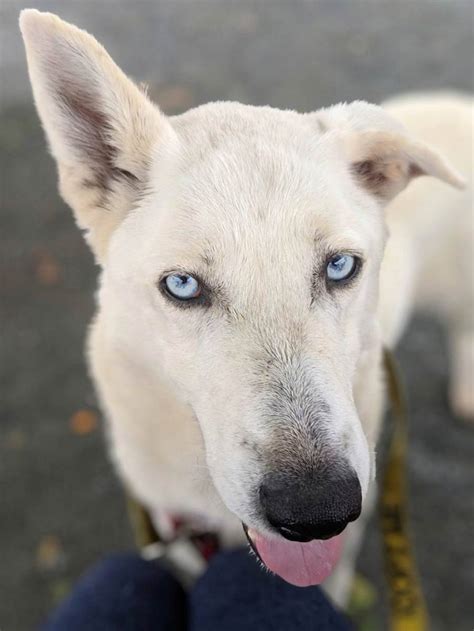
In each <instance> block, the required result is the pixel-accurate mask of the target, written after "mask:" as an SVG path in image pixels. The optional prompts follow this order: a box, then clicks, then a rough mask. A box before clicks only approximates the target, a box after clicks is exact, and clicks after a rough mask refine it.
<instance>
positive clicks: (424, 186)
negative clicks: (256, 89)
mask: <svg viewBox="0 0 474 631" xmlns="http://www.w3.org/2000/svg"><path fill="white" fill-rule="evenodd" d="M21 28H22V32H23V35H24V39H25V44H26V49H27V54H28V63H29V70H30V76H31V82H32V85H33V91H34V96H35V101H36V104H37V107H38V111H39V114H40V117H41V120H42V122H43V125H44V127H45V130H46V133H47V136H48V139H49V143H50V146H51V150H52V153H53V155H54V156H55V158H56V160H57V162H58V169H59V174H60V187H61V192H62V194H63V196H64V198H65V199H66V200H67V201H68V203H69V204H70V205H71V206H72V208H73V209H74V212H75V215H76V217H77V221H78V223H79V225H80V226H81V227H82V228H84V229H85V230H86V231H87V238H88V241H89V243H90V245H91V248H92V250H93V251H94V253H95V255H96V257H97V260H98V261H99V262H100V264H101V266H102V272H101V276H100V286H99V292H98V312H97V316H96V318H95V320H94V323H93V325H92V327H91V330H90V335H89V346H88V348H89V359H90V365H91V370H92V374H93V378H94V381H95V383H96V386H97V389H98V392H99V395H100V399H101V402H102V406H103V409H104V412H105V414H106V417H107V420H108V428H109V437H110V447H111V453H112V457H113V459H114V461H115V464H116V466H117V468H118V470H119V472H120V474H121V476H122V478H123V480H124V482H125V483H126V485H127V486H128V487H129V488H130V490H131V492H132V493H134V494H135V495H136V496H137V497H139V498H140V499H141V500H142V501H143V502H145V503H146V505H147V506H148V507H149V508H150V510H152V511H153V513H154V515H155V516H156V519H157V521H160V519H161V518H162V516H163V515H164V514H166V513H169V512H172V513H179V514H184V515H186V514H190V515H195V514H197V515H199V516H201V517H204V518H205V519H206V520H207V521H208V522H209V523H210V524H213V525H214V526H215V527H216V528H218V529H219V530H220V532H221V533H222V535H223V537H224V538H225V539H226V541H228V542H229V543H232V542H235V541H240V540H241V538H242V533H241V525H240V521H241V520H243V521H245V522H247V523H248V524H249V525H251V526H253V527H256V528H258V529H260V530H266V529H267V526H266V525H265V522H264V521H263V519H262V517H261V516H260V515H259V514H258V507H256V505H255V497H254V495H253V494H252V490H254V489H255V487H256V486H258V483H259V480H260V479H261V476H262V472H263V468H262V464H261V462H259V460H258V459H256V458H255V457H254V456H255V453H253V452H252V450H251V448H249V445H253V446H254V449H255V446H256V449H257V451H258V453H259V454H260V455H261V456H262V458H263V459H264V460H265V458H266V455H267V453H269V451H270V449H269V447H270V446H271V443H272V440H273V438H274V437H273V436H272V429H271V425H270V424H269V423H268V419H267V417H266V416H265V414H264V413H262V410H264V409H265V404H266V402H267V400H268V397H270V396H271V395H272V392H271V387H270V385H269V384H270V383H271V379H272V378H273V377H274V375H273V373H272V371H273V370H274V367H273V366H270V367H269V368H268V375H267V373H266V372H265V370H264V369H262V366H263V365H265V363H264V362H265V359H266V358H268V356H269V354H270V355H271V354H272V353H273V355H274V356H275V362H276V364H277V365H278V366H280V365H281V366H283V365H284V366H285V369H286V370H288V371H290V370H293V371H294V373H295V375H296V376H295V379H296V380H297V379H299V378H300V376H301V375H302V374H303V373H304V376H305V379H307V380H309V382H310V383H311V384H312V385H311V388H313V387H314V390H315V392H318V393H322V395H323V396H324V398H325V400H326V401H327V403H328V405H329V408H330V410H331V415H330V419H329V421H328V419H325V420H322V421H321V424H322V426H323V427H322V429H323V430H324V431H325V432H326V433H329V435H330V437H331V443H332V445H333V446H334V448H335V449H336V450H337V451H338V453H341V454H343V455H344V457H346V458H347V459H348V461H349V462H350V463H351V464H352V466H353V467H354V469H355V470H356V472H357V474H358V477H359V480H360V482H361V486H362V489H363V493H364V495H365V494H366V493H367V489H368V487H369V483H370V480H371V479H372V478H373V476H374V471H373V450H374V446H375V443H376V440H377V435H378V430H379V424H380V418H381V413H382V409H383V387H382V375H381V362H380V357H381V349H382V344H383V343H386V344H388V345H389V346H393V345H394V344H395V343H396V342H397V340H398V339H399V337H400V335H401V333H402V331H403V328H404V326H405V324H406V322H407V320H408V317H409V315H410V313H411V310H412V308H413V306H414V305H420V306H430V307H432V308H434V309H436V310H437V311H438V312H441V313H442V314H443V315H444V316H445V317H446V318H447V320H448V322H449V325H450V331H451V334H452V339H453V350H454V352H453V365H454V376H455V381H454V382H453V384H452V398H453V404H454V406H455V407H456V408H457V410H458V411H460V412H462V413H463V414H465V415H467V416H468V415H472V413H473V411H474V410H473V407H474V405H473V400H472V389H471V388H470V387H468V386H469V383H468V377H467V376H466V375H467V374H468V373H469V371H471V374H472V369H473V367H474V366H473V359H472V355H471V354H470V353H468V352H467V350H466V347H465V346H464V343H465V341H466V340H467V343H469V344H471V345H472V340H473V339H474V337H473V323H472V320H471V315H472V300H473V291H472V289H473V285H474V283H473V282H472V280H473V279H472V260H471V258H470V256H471V254H472V234H471V231H470V226H471V225H472V224H471V222H472V215H471V182H472V155H471V152H472V145H471V143H472V103H471V100H470V99H469V98H468V97H461V96H456V95H451V94H446V95H440V96H435V95H418V96H407V97H404V98H401V99H398V100H395V101H392V102H389V103H387V104H386V105H385V107H384V108H383V109H382V108H379V107H377V106H374V105H369V104H367V103H363V102H356V103H354V104H349V105H347V104H340V105H337V106H335V107H332V108H327V109H324V110H320V111H318V112H314V113H311V114H298V113H296V112H293V111H280V110H276V109H272V108H269V107H250V106H244V105H240V104H238V103H211V104H208V105H204V106H201V107H198V108H196V109H194V110H191V111H189V112H187V113H185V114H183V115H181V116H178V117H174V118H166V117H165V116H164V115H163V114H162V113H161V112H160V111H159V110H158V108H156V107H155V106H154V105H152V104H151V103H150V102H149V101H148V100H147V98H146V96H145V95H144V94H142V93H141V92H140V91H139V90H138V89H137V88H136V87H135V86H134V85H133V84H132V83H131V82H130V81H129V80H128V79H127V78H126V77H125V76H124V75H123V73H122V72H121V71H120V70H119V69H118V68H117V67H116V66H115V64H114V63H113V62H112V60H111V59H110V57H109V56H108V55H107V53H106V52H105V51H104V49H103V48H102V47H101V46H100V45H99V44H97V42H96V41H95V40H94V39H93V38H92V37H91V36H90V35H88V34H86V33H84V32H83V31H80V30H78V29H76V28H75V27H73V26H70V25H68V24H66V23H65V22H63V21H61V20H60V19H59V18H57V17H55V16H52V15H50V14H40V13H39V12H37V11H33V10H29V11H25V12H24V13H23V14H22V18H21ZM64 94H66V101H67V103H69V104H70V105H71V104H72V105H73V106H74V104H77V103H78V102H81V103H86V105H87V108H89V109H85V110H84V108H83V107H82V106H80V107H78V111H75V112H74V111H73V112H71V107H69V108H68V107H66V108H64V107H62V108H61V107H59V106H58V102H61V101H60V99H64ZM71 94H73V97H74V98H71V96H70V95H71ZM91 108H92V111H93V113H92V114H91ZM81 113H82V114H81ZM97 113H99V114H100V116H98V114H97ZM81 115H83V116H85V118H86V119H87V120H86V122H85V123H84V121H83V120H81ZM101 117H102V118H101ZM103 120H106V121H107V125H106V129H105V132H104V133H102V135H101V136H98V137H97V138H96V139H95V141H94V142H96V143H97V146H94V147H92V149H91V148H90V147H89V146H88V144H87V142H86V141H85V139H86V140H87V137H88V136H87V135H88V133H89V132H90V128H91V126H94V125H95V124H97V125H99V126H100V125H102V124H103ZM104 138H105V140H104ZM425 142H427V143H430V144H431V145H432V146H433V147H435V148H436V149H438V150H439V154H438V153H437V152H435V151H434V150H432V149H430V148H428V146H427V145H425V144H424V143H425ZM441 155H442V156H444V157H443V158H441V157H440V156H441ZM104 156H106V158H104ZM444 159H447V160H449V163H450V164H451V165H454V167H455V168H457V170H458V171H459V173H461V174H462V176H464V177H465V178H467V179H468V181H469V183H468V186H467V187H466V189H465V190H464V191H459V190H456V189H455V188H451V187H450V186H447V185H446V182H447V183H449V184H452V185H454V186H457V187H459V186H460V185H461V183H462V179H461V177H460V176H459V175H458V174H457V172H456V171H455V170H454V168H453V167H452V166H449V165H448V164H447V163H446V162H445V161H444ZM101 160H105V162H104V163H103V164H100V161H101ZM364 162H365V163H370V165H372V164H373V165H375V168H377V169H379V170H380V171H381V173H382V174H383V176H384V177H383V178H382V179H380V180H378V179H377V178H374V177H371V174H370V173H369V176H368V178H367V177H365V176H364V175H363V174H362V175H360V174H359V176H357V175H354V172H353V171H352V169H353V168H354V167H353V165H354V164H357V163H359V164H360V163H364ZM119 170H120V171H119ZM123 170H126V171H128V172H130V173H132V174H133V176H134V178H130V177H129V176H125V177H122V175H121V172H122V171H123ZM98 171H100V172H101V173H102V176H103V177H101V178H95V179H94V177H95V174H96V173H97V172H98ZM420 174H426V175H432V176H435V177H438V178H439V179H440V180H444V182H439V181H436V180H435V179H434V178H432V177H430V178H425V177H423V178H417V180H416V181H415V182H414V183H412V184H411V185H410V187H409V188H408V189H407V190H406V191H404V192H401V191H402V189H403V188H404V187H405V186H406V185H407V184H408V182H409V180H410V179H411V177H413V176H415V175H420ZM372 175H373V174H372ZM84 180H86V186H84ZM104 183H105V184H104ZM400 192H401V194H400V195H399V196H398V197H397V198H396V199H395V200H394V201H391V199H392V197H394V196H395V195H396V194H398V193H400ZM386 203H389V205H388V208H387V210H386V214H385V215H384V211H383V206H384V205H385V204H386ZM387 228H388V232H389V233H390V238H389V240H388V246H387V249H386V251H385V257H384V259H383V262H382V257H383V253H384V247H385V242H386V235H387ZM347 250H350V251H352V250H355V251H357V252H360V253H361V254H362V256H363V257H364V259H365V264H364V267H363V270H362V273H361V275H360V278H359V279H358V281H357V282H356V283H355V284H354V285H353V287H352V288H350V289H346V290H341V291H339V292H335V293H333V294H332V295H331V296H329V295H328V293H327V290H326V289H325V288H324V287H323V285H321V284H320V285H318V287H319V289H318V290H317V292H316V295H315V296H313V299H312V296H311V283H312V278H313V274H314V273H315V270H321V269H323V268H324V261H325V258H324V257H325V255H326V254H327V253H328V252H337V251H347ZM380 268H381V271H380ZM174 270H183V271H189V272H190V273H193V272H194V273H202V274H208V276H209V282H210V283H211V284H212V285H214V286H215V287H217V288H219V289H220V291H221V294H219V296H220V297H219V298H216V301H215V303H213V305H212V307H210V308H209V309H206V308H190V309H184V310H183V309H179V308H176V306H174V305H173V304H171V303H170V302H169V301H167V300H166V298H164V296H163V295H162V293H160V291H159V290H158V289H157V283H158V281H159V279H160V277H161V276H162V275H163V274H164V273H165V272H167V271H174ZM379 278H380V288H379ZM469 280H470V281H471V282H470V283H469V285H468V283H467V281H469ZM379 294H380V295H379ZM460 340H462V342H461V341H460ZM275 370H276V369H275ZM300 373H301V375H300ZM283 413H284V411H283V410H282V414H283ZM305 432H309V429H308V427H306V426H305V425H304V422H302V424H301V426H298V424H297V423H296V424H295V427H294V428H290V429H288V437H289V441H290V442H291V440H295V441H296V440H298V438H295V436H300V437H301V436H304V435H305ZM302 448H303V449H304V448H305V447H304V445H303V446H302ZM160 516H161V517H160Z"/></svg>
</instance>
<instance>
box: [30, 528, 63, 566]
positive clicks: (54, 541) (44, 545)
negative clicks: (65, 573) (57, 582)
mask: <svg viewBox="0 0 474 631" xmlns="http://www.w3.org/2000/svg"><path fill="white" fill-rule="evenodd" d="M63 558H64V555H63V550H62V546H61V542H60V541H59V538H58V537H56V536H55V535H47V536H46V537H43V538H42V539H41V541H40V542H39V545H38V548H37V550H36V563H37V565H38V567H39V568H40V569H42V570H54V569H56V568H58V567H59V566H60V565H61V562H62V561H63Z"/></svg>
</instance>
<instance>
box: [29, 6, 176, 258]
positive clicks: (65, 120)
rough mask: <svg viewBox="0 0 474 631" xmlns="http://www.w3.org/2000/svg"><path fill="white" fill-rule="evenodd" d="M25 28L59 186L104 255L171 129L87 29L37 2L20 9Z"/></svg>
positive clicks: (35, 89) (35, 90)
mask: <svg viewBox="0 0 474 631" xmlns="http://www.w3.org/2000/svg"><path fill="white" fill-rule="evenodd" d="M20 29H21V32H22V35H23V39H24V42H25V47H26V53H27V59H28V69H29V74H30V80H31V84H32V87H33V94H34V98H35V103H36V107H37V109H38V113H39V116H40V119H41V122H42V124H43V127H44V129H45V131H46V135H47V138H48V141H49V145H50V148H51V153H52V154H53V156H54V158H55V159H56V162H57V165H58V172H59V187H60V191H61V194H62V196H63V198H64V199H65V201H66V202H67V203H68V204H69V205H70V206H71V207H72V208H73V210H74V213H75V216H76V219H77V222H78V224H79V226H80V227H81V228H84V229H85V230H86V231H87V235H86V236H87V239H88V241H89V243H90V245H91V247H92V249H93V251H94V252H95V254H96V256H97V258H98V259H99V260H102V259H103V257H104V255H105V252H106V247H107V242H108V240H109V237H110V235H111V233H112V231H113V230H114V228H115V227H116V226H117V225H118V224H119V223H120V221H121V220H122V219H123V218H124V217H125V215H126V213H127V212H128V211H129V210H130V208H131V207H133V205H134V203H135V202H136V200H137V199H138V196H139V194H140V191H141V190H143V187H144V185H145V183H146V180H147V177H148V169H149V166H150V162H151V157H152V153H153V148H154V147H155V146H156V144H157V143H158V142H164V141H166V139H171V138H172V136H173V130H172V129H171V125H170V124H169V122H168V121H167V119H166V117H165V116H164V115H163V114H161V112H160V111H159V110H158V109H157V108H156V107H155V106H154V105H153V104H152V103H151V102H150V101H149V100H148V99H147V97H146V96H145V94H144V93H143V92H141V91H140V90H139V89H138V88H137V87H136V86H135V85H134V84H133V83H132V82H131V81H130V80H129V79H128V78H127V77H126V76H125V75H124V73H123V72H122V71H121V70H120V69H119V68H118V67H117V66H116V65H115V63H114V62H113V61H112V59H111V58H110V57H109V55H108V54H107V52H106V51H105V50H104V48H103V47H102V46H101V45H100V44H99V43H98V42H97V41H96V40H95V39H94V38H93V37H92V36H91V35H89V34H88V33H86V32H85V31H82V30H80V29H78V28H76V27H74V26H72V25H70V24H67V23H66V22H63V21H62V20H60V19H59V18H58V17H57V16H55V15H52V14H50V13H40V12H39V11H36V10H33V9H28V10H25V11H22V13H21V16H20Z"/></svg>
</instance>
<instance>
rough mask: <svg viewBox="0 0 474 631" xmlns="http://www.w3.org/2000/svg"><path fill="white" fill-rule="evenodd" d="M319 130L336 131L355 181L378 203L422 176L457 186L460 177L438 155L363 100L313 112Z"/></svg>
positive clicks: (386, 199)
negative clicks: (374, 197) (429, 176)
mask: <svg viewBox="0 0 474 631" xmlns="http://www.w3.org/2000/svg"><path fill="white" fill-rule="evenodd" d="M316 115H317V117H318V122H319V126H320V127H321V128H322V129H323V130H329V129H331V130H338V131H339V133H340V134H341V137H342V143H343V146H344V151H345V153H346V157H347V159H348V161H349V163H350V168H351V171H352V173H353V175H354V177H355V178H356V179H357V181H358V182H359V183H360V185H361V186H363V187H364V188H365V189H366V190H368V191H369V192H370V193H371V194H373V195H374V196H376V197H377V198H378V199H379V200H381V201H382V202H388V201H390V200H391V199H392V198H393V197H395V195H397V194H398V193H400V192H401V191H402V190H403V189H404V188H405V187H406V186H407V184H408V183H409V182H410V181H411V180H412V179H413V178H415V177H418V176H420V175H431V176H433V177H436V178H438V179H440V180H443V181H444V182H446V183H448V184H451V185H452V186H455V187H457V188H463V186H464V180H463V178H462V177H461V176H460V175H459V174H458V173H457V172H456V171H455V169H453V168H452V167H451V166H450V165H449V164H448V163H447V162H446V161H445V160H444V159H443V158H442V156H441V155H439V154H438V153H437V152H436V151H434V150H433V149H431V148H430V147H428V146H427V145H425V144H424V143H421V142H418V141H416V140H413V139H411V138H410V137H409V136H408V135H407V134H406V132H405V130H404V128H403V127H402V125H400V123H398V121H396V120H395V119H394V118H392V117H391V116H390V115H389V114H388V113H386V112H385V111H384V110H383V109H382V108H381V107H378V106H376V105H371V104H369V103H365V102H363V101H356V102H354V103H351V104H348V105H346V104H340V105H336V106H334V107H333V108H328V109H325V110H321V111H320V112H317V114H316Z"/></svg>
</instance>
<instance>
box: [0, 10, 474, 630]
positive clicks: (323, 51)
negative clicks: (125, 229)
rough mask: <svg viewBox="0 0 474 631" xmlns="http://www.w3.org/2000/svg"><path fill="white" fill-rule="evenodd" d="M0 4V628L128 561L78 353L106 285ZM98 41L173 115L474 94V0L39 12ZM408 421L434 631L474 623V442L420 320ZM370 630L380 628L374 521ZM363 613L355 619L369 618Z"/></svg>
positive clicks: (439, 344) (13, 26) (409, 366)
mask: <svg viewBox="0 0 474 631" xmlns="http://www.w3.org/2000/svg"><path fill="white" fill-rule="evenodd" d="M24 3H25V0H22V1H19V0H2V2H1V3H0V42H1V76H0V90H1V93H0V97H1V103H0V145H1V155H0V160H1V164H0V177H1V205H2V208H1V214H0V239H1V250H0V256H1V270H0V274H1V276H0V309H1V339H0V342H1V386H0V387H1V391H0V392H1V394H0V396H1V402H0V406H1V407H0V559H1V562H0V627H1V629H2V631H23V630H27V629H31V628H34V626H35V625H37V624H38V623H39V622H40V621H41V620H42V618H43V617H44V615H45V613H46V612H47V611H48V610H49V609H50V608H51V607H52V606H53V605H54V604H55V603H57V602H58V601H59V600H61V599H62V598H63V597H64V596H65V595H66V594H67V593H68V591H69V589H70V587H71V585H72V583H73V581H74V580H75V579H76V578H77V576H78V575H79V574H80V573H81V572H82V571H83V570H84V569H85V568H86V567H87V566H89V565H90V564H91V563H93V562H94V561H95V560H96V559H98V558H99V557H101V556H103V555H104V554H107V553H109V552H111V551H116V550H123V549H127V548H130V547H131V546H132V545H133V544H132V537H131V533H130V530H129V526H128V522H127V517H126V512H125V506H124V502H123V497H122V493H121V490H120V485H119V483H118V481H117V480H116V478H115V475H114V473H113V471H112V468H111V465H110V464H109V461H108V458H107V454H106V448H105V444H104V440H103V435H102V420H101V417H100V413H99V411H98V409H97V407H96V399H95V396H94V392H93V389H92V386H91V383H90V381H89V379H88V377H87V372H86V365H85V362H84V353H83V341H84V336H85V332H86V328H87V324H88V322H89V320H90V319H91V316H92V314H93V309H94V287H95V279H96V275H97V269H96V268H95V267H94V265H93V262H92V257H91V256H90V254H89V252H88V250H87V248H86V245H85V244H84V243H83V241H82V238H81V236H80V234H79V232H78V231H77V229H76V228H75V226H74V223H73V220H72V217H71V213H70V211H69V210H68V208H66V206H65V205H64V204H63V203H62V201H61V200H60V199H59V197H58V195H57V192H56V174H55V168H54V165H53V162H52V160H51V158H50V157H49V156H48V154H47V152H46V148H45V143H44V138H43V134H42V131H41V128H40V125H39V122H38V119H37V116H36V113H35V111H34V108H33V104H32V98H31V93H30V88H29V84H28V79H27V71H26V64H25V58H24V52H23V48H22V44H21V40H20V35H19V31H18V27H17V21H18V13H19V11H20V9H21V8H23V7H24V6H25V4H24ZM27 6H34V7H36V8H39V9H42V10H47V11H53V12H55V13H58V14H59V15H60V16H61V17H63V18H64V19H66V20H68V21H71V22H73V23H74V24H76V25H78V26H80V27H83V28H85V29H87V30H89V31H90V32H92V33H93V34H94V35H95V36H96V37H97V38H98V39H99V40H100V41H101V42H102V43H103V44H104V45H105V46H106V48H107V49H108V50H109V52H110V53H111V55H112V56H113V58H114V59H115V60H116V61H117V62H118V64H119V65H120V66H121V67H122V68H123V69H124V70H125V71H126V72H127V73H128V74H129V75H131V76H132V77H133V78H135V79H136V80H139V81H146V82H148V83H149V85H150V93H151V95H152V96H153V98H154V99H155V100H157V101H158V102H159V104H160V106H161V107H162V108H163V109H164V110H165V111H166V112H167V113H170V114H173V113H179V112H181V111H183V110H185V109H188V108H189V107H193V106H195V105H198V104H200V103H203V102H206V101H209V100H217V99H219V100H223V99H233V100H239V101H242V102H244V103H253V104H271V105H273V106H276V107H280V108H295V109H299V110H311V109H316V108H319V107H321V106H326V105H330V104H332V103H335V102H337V101H341V100H353V99H365V100H371V101H375V102H379V101H381V100H382V99H384V98H385V97H387V96H390V95H392V94H394V93H398V92H400V91H406V90H422V89H423V90H426V89H446V88H455V89H458V90H464V91H472V88H473V65H472V52H473V43H474V41H473V3H472V0H373V1H369V0H364V1H362V0H321V1H313V2H302V1H297V0H286V1H283V0H272V1H270V0H268V1H266V2H265V1H260V2H250V1H246V0H245V1H244V0H241V1H239V2H237V1H236V2H233V1H230V0H192V1H191V0H188V1H185V0H175V1H173V2H171V1H169V2H163V1H161V0H154V1H152V0H149V1H148V2H143V1H139V0H138V1H137V0H134V1H133V2H132V0H129V1H128V2H127V1H123V0H107V1H106V0H102V1H98V0H96V1H94V2H92V0H91V1H89V2H88V1H85V0H81V1H79V0H77V1H73V0H69V1H68V2H64V1H60V0H56V1H51V2H49V1H34V0H29V1H28V2H27ZM398 354H399V358H400V360H401V364H402V369H403V373H404V378H405V381H406V384H407V388H408V396H409V405H410V411H411V421H412V425H411V430H410V445H409V482H410V489H409V490H410V506H411V510H410V515H411V518H412V526H413V531H414V537H415V543H416V551H417V557H418V562H419V569H420V573H421V577H422V581H423V585H424V588H425V591H426V596H427V601H428V606H429V609H430V612H431V616H432V628H433V629H435V630H447V629H450V630H451V629H456V630H457V631H463V630H466V631H468V630H471V631H472V629H473V625H474V604H473V594H474V558H473V556H474V551H473V543H472V542H473V536H472V533H473V532H474V502H473V489H474V464H473V463H474V428H469V427H467V426H465V425H463V424H462V423H460V422H459V421H457V420H456V419H455V418H453V417H452V415H451V413H450V411H449V408H448V404H447V397H446V386H447V376H448V367H447V360H446V347H445V337H444V333H443V330H442V328H441V327H440V326H439V324H438V323H437V322H435V321H433V320H432V319H431V318H430V316H429V315H427V314H421V315H419V316H417V317H416V318H415V320H414V322H413V324H412V325H411V327H410V329H409V331H408V333H407V335H406V336H405V338H404V340H403V343H402V344H401V347H400V349H399V353H398ZM358 570H359V573H360V576H361V577H364V578H365V579H367V581H368V582H365V581H364V580H363V579H359V580H358V601H359V614H358V620H359V628H360V629H365V630H369V629H371V630H375V629H384V628H386V627H387V622H386V617H385V616H386V594H385V581H384V576H383V565H382V562H381V557H380V539H379V531H378V523H377V519H376V517H374V519H373V521H372V523H371V524H370V528H369V530H368V532H367V535H366V537H365V542H364V546H363V549H362V552H361V555H360V559H359V567H358ZM361 612H362V613H361Z"/></svg>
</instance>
